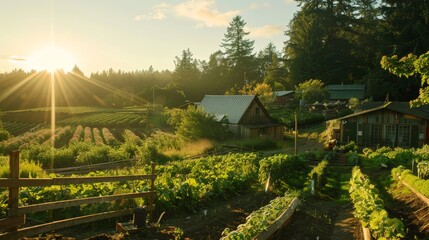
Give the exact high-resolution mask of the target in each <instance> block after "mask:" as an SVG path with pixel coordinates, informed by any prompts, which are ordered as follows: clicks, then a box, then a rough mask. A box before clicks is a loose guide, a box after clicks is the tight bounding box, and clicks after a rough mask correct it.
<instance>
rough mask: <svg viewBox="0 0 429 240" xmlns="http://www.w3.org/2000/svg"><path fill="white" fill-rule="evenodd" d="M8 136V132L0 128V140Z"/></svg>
mask: <svg viewBox="0 0 429 240" xmlns="http://www.w3.org/2000/svg"><path fill="white" fill-rule="evenodd" d="M9 138H10V133H9V132H8V131H6V130H4V129H0V141H4V140H8V139H9Z"/></svg>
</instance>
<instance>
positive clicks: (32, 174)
mask: <svg viewBox="0 0 429 240" xmlns="http://www.w3.org/2000/svg"><path fill="white" fill-rule="evenodd" d="M47 176H48V174H47V173H46V172H45V171H44V170H43V169H42V166H41V165H40V164H38V163H35V162H33V161H25V160H24V161H21V162H20V163H19V177H20V178H44V177H47ZM8 177H9V164H6V165H2V166H0V178H8Z"/></svg>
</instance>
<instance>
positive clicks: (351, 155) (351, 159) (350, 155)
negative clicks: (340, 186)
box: [346, 151, 361, 165]
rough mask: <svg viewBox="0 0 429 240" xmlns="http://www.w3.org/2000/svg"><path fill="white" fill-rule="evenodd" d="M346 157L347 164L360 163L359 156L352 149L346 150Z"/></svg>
mask: <svg viewBox="0 0 429 240" xmlns="http://www.w3.org/2000/svg"><path fill="white" fill-rule="evenodd" d="M346 157H347V162H348V163H349V164H353V165H360V163H361V159H360V156H359V154H358V153H357V152H352V151H350V152H347V153H346Z"/></svg>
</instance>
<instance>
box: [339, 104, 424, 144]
mask: <svg viewBox="0 0 429 240" xmlns="http://www.w3.org/2000/svg"><path fill="white" fill-rule="evenodd" d="M362 109H364V110H362V111H360V112H356V113H354V114H350V115H348V116H345V117H342V118H339V119H337V121H339V124H338V126H339V134H338V135H339V136H338V138H339V141H340V142H342V143H345V142H349V141H354V142H356V143H357V144H358V145H360V146H391V147H404V148H409V147H422V145H423V144H425V143H427V142H428V140H429V126H428V121H429V107H428V106H422V107H419V108H410V106H409V103H408V102H387V103H383V102H374V103H369V104H368V105H364V106H363V108H362ZM338 138H337V140H338Z"/></svg>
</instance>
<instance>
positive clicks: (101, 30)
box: [0, 0, 298, 75]
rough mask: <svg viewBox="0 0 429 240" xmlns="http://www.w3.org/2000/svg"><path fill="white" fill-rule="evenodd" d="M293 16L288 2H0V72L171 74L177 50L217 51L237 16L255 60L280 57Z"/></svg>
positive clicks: (202, 56) (202, 54) (201, 55)
mask: <svg viewBox="0 0 429 240" xmlns="http://www.w3.org/2000/svg"><path fill="white" fill-rule="evenodd" d="M297 10H298V7H297V4H296V3H295V2H294V1H293V0H171V1H167V0H166V1H158V0H123V1H120V0H73V1H69V0H0V29H1V32H2V33H1V35H0V73H1V72H10V71H12V70H13V69H19V68H21V69H24V70H26V71H29V70H31V69H35V70H44V69H48V70H50V69H49V68H51V67H53V68H64V69H65V70H66V71H69V70H70V69H71V68H72V67H73V66H74V65H75V64H76V65H77V66H78V67H79V68H80V69H81V70H82V71H83V72H84V73H85V74H87V75H89V74H90V73H92V72H97V71H103V70H108V69H109V68H112V69H114V70H119V69H120V70H122V71H134V70H147V69H148V68H149V67H150V66H152V67H153V68H154V69H155V70H159V71H161V70H165V69H168V70H174V60H175V57H176V56H179V57H180V56H181V54H182V51H183V50H186V49H188V48H189V50H190V51H191V52H192V53H193V56H194V58H196V59H199V60H208V59H209V56H210V54H212V53H214V52H216V51H217V50H222V48H221V47H220V44H221V42H222V39H223V38H224V34H225V33H226V29H227V27H228V25H229V23H230V22H231V20H232V18H233V17H234V16H236V15H240V16H241V17H242V19H243V20H244V21H245V22H246V23H247V24H246V30H247V31H248V32H250V35H248V38H249V39H251V40H254V41H255V44H254V52H255V53H257V52H258V51H260V50H262V49H264V48H265V47H266V46H267V45H268V43H270V42H272V43H274V45H275V46H276V47H277V50H281V49H282V48H283V42H284V41H286V40H287V38H286V36H285V35H284V32H285V31H286V30H287V26H288V24H289V22H290V20H291V19H292V17H293V14H294V13H295V12H296V11H297Z"/></svg>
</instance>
